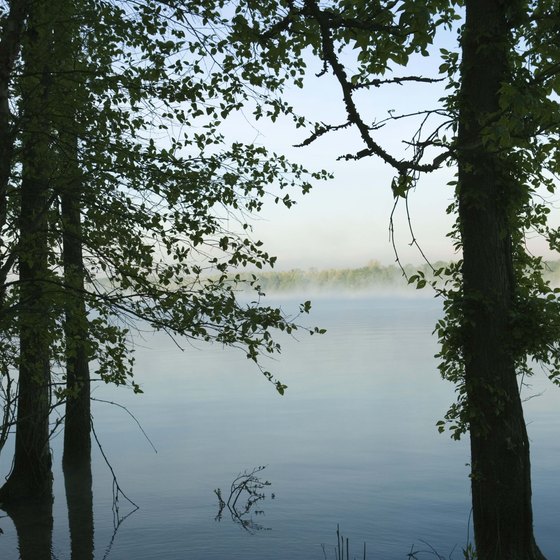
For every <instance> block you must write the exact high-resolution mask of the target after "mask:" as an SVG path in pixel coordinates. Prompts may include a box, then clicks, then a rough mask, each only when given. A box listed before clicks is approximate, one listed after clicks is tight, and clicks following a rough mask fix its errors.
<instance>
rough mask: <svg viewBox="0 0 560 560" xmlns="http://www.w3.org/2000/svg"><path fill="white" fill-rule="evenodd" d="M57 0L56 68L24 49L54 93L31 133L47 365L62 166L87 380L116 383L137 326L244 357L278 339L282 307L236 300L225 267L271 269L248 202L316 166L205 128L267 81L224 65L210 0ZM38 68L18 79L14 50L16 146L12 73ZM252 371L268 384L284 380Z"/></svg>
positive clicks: (289, 324)
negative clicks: (76, 246) (73, 222)
mask: <svg viewBox="0 0 560 560" xmlns="http://www.w3.org/2000/svg"><path fill="white" fill-rule="evenodd" d="M59 3H60V5H61V6H69V5H73V6H74V8H73V9H74V10H75V14H76V16H75V17H74V18H73V20H72V21H71V23H69V21H68V20H65V19H64V12H63V11H60V12H59V15H58V16H54V22H53V26H54V29H55V30H58V31H59V32H60V35H63V33H62V30H63V29H64V26H69V25H72V26H75V27H76V28H77V29H78V30H79V35H76V36H75V37H74V41H76V42H78V43H79V45H78V49H77V50H76V51H75V52H77V53H78V54H77V55H76V56H75V57H74V58H73V59H72V60H70V61H65V62H64V63H65V64H67V65H69V66H71V70H68V68H66V69H65V70H64V71H60V68H59V67H57V66H56V63H55V62H51V61H49V65H50V66H47V65H46V59H45V60H43V61H38V64H39V65H40V64H44V65H45V72H47V75H46V79H48V80H49V81H50V83H51V86H50V87H52V88H53V91H55V92H56V95H53V96H52V99H53V101H52V102H49V103H48V104H47V105H46V106H45V107H43V110H44V114H45V118H47V119H48V120H50V122H52V123H56V124H51V125H50V129H49V130H47V131H45V132H46V133H47V134H48V136H49V150H50V154H49V160H50V161H51V162H52V163H53V166H54V168H53V169H52V172H51V181H52V182H51V185H50V187H49V188H50V193H51V196H50V198H49V200H48V201H47V202H46V206H45V208H44V211H45V212H46V213H47V215H48V221H49V225H48V236H49V241H48V242H49V276H48V278H46V279H45V281H46V282H47V283H48V285H49V286H50V288H49V293H50V298H51V303H50V305H49V308H48V309H45V312H46V313H48V315H49V322H50V325H51V330H52V333H51V334H52V335H53V336H52V342H51V348H52V356H51V358H52V362H53V365H54V366H56V365H57V364H60V365H61V366H62V364H63V363H64V361H65V359H66V354H65V348H66V344H65V342H64V332H63V330H64V329H63V313H64V309H65V301H66V300H67V297H68V296H67V293H68V292H67V289H68V288H69V287H68V286H67V285H65V279H64V275H63V267H62V254H63V247H62V233H63V230H64V227H63V226H64V217H63V215H62V211H61V207H60V197H61V196H62V192H63V191H64V190H65V189H67V188H68V187H67V185H68V184H69V183H70V182H71V181H72V180H76V179H77V180H78V181H80V182H81V184H82V197H81V200H80V206H81V209H82V232H81V239H80V241H81V244H82V247H83V252H84V264H85V271H84V273H85V280H86V285H85V293H83V294H80V296H81V297H83V298H84V300H85V302H86V305H87V309H88V315H89V321H88V322H89V327H88V328H89V338H90V340H89V347H90V359H91V360H93V361H94V362H95V363H96V364H97V365H96V370H97V373H98V374H99V376H100V377H101V379H103V380H104V381H105V382H112V383H116V384H117V385H121V384H126V383H129V381H130V376H131V374H132V369H133V357H132V356H131V354H130V344H129V342H130V337H131V336H132V333H133V332H134V329H135V328H138V327H139V325H145V324H148V325H149V326H150V327H151V328H155V329H159V330H165V331H167V332H169V333H174V334H178V335H181V336H185V337H189V338H200V339H203V340H215V341H217V342H220V343H223V344H227V345H239V346H242V347H244V348H245V350H246V353H247V356H248V357H249V358H250V359H252V360H255V361H256V360H257V357H258V355H259V354H260V353H261V352H277V351H278V350H279V346H278V345H277V344H276V343H275V342H274V340H273V338H272V334H271V332H272V330H274V329H281V330H288V329H289V330H292V329H296V328H297V326H296V325H295V324H294V323H293V318H292V319H290V318H287V317H284V316H283V315H282V314H281V312H280V311H279V310H278V309H275V308H272V307H269V306H263V305H261V304H260V303H259V301H258V299H259V298H255V301H253V302H252V303H249V304H242V303H240V302H239V301H238V299H237V297H236V292H237V287H236V286H237V284H239V283H243V284H246V285H247V286H248V287H249V288H251V287H253V288H254V285H253V284H252V282H251V281H244V280H241V279H239V278H237V279H236V278H235V277H233V276H231V275H229V274H228V272H229V271H230V270H231V269H233V268H236V267H239V266H247V265H252V266H256V267H257V268H264V267H267V266H273V265H274V262H275V257H273V256H271V255H269V254H268V253H267V252H266V251H265V250H264V249H263V247H262V245H261V243H260V242H259V241H258V240H254V239H252V237H251V223H250V215H251V214H252V213H254V212H258V211H259V210H260V209H261V207H262V204H263V202H264V200H265V198H266V197H267V196H271V197H272V199H273V200H276V202H277V203H280V204H284V205H286V206H288V207H289V206H291V204H292V200H291V198H290V196H289V195H288V194H282V195H280V194H278V193H280V192H281V191H283V190H286V189H289V188H293V187H296V188H299V189H302V190H303V191H304V192H307V191H308V190H309V188H310V183H309V180H310V179H322V178H325V177H326V174H324V173H317V174H311V175H310V174H308V173H307V172H306V170H305V169H303V168H302V167H301V166H298V165H294V164H291V163H290V162H288V161H287V160H286V158H285V157H283V156H281V155H277V154H273V153H269V152H268V151H267V150H266V149H265V148H263V147H262V146H258V145H254V144H242V143H240V142H237V141H233V142H228V141H227V140H226V138H225V137H224V136H223V134H222V132H221V131H220V126H221V124H222V123H223V122H224V121H225V120H226V119H227V118H228V116H229V115H231V114H232V113H234V112H235V111H237V110H239V108H240V107H241V106H242V105H243V104H246V103H249V102H251V103H253V104H254V105H255V106H257V107H261V106H263V105H266V104H267V103H272V100H271V96H270V94H269V93H267V92H268V89H269V88H271V87H272V86H273V85H274V83H275V82H274V78H273V77H270V78H267V77H266V76H263V77H256V76H257V74H258V75H259V76H260V75H261V74H262V73H261V72H256V70H257V69H255V67H254V66H252V64H251V63H250V61H246V62H244V63H239V62H236V61H235V59H234V58H233V57H232V56H231V55H229V54H228V52H227V49H228V45H227V43H226V42H225V41H224V40H223V38H220V36H219V34H218V32H217V27H216V26H218V25H219V22H220V18H219V17H218V12H216V11H215V10H214V3H213V2H204V3H200V2H197V3H190V4H189V3H181V4H179V3H174V2H171V3H163V2H159V1H154V0H143V1H141V2H134V3H131V2H109V1H105V0H91V1H86V0H80V1H78V0H75V1H74V0H60V2H59ZM2 13H4V14H5V13H6V9H4V7H3V12H2ZM76 18H77V20H78V21H75V20H76ZM52 48H53V49H54V48H56V40H55V42H54V43H53V46H52ZM49 56H50V53H48V52H45V57H49ZM61 64H62V63H61ZM226 66H227V71H226V70H225V69H226ZM40 79H45V76H43V77H41V76H40V75H34V76H30V75H28V74H27V73H26V70H25V68H23V67H22V65H21V61H17V62H16V73H15V77H14V79H13V80H12V83H11V90H10V95H11V105H12V108H13V115H12V125H13V127H14V130H15V145H16V147H17V146H18V145H19V143H20V138H21V135H23V134H26V133H31V131H26V130H25V129H24V128H22V126H23V125H22V124H21V122H22V121H21V118H20V112H21V100H22V87H23V84H24V83H27V82H30V81H33V80H35V81H37V80H40ZM272 104H273V103H272ZM70 106H73V107H75V108H76V112H75V114H73V113H72V111H70V110H68V109H69V107H70ZM55 117H56V118H55ZM69 136H74V137H75V138H77V161H76V162H75V163H76V164H77V167H78V169H79V176H78V177H72V176H71V175H70V174H69V173H70V172H69V170H70V169H71V166H72V165H73V161H74V160H73V158H74V156H73V153H72V149H71V146H69V144H68V137H69ZM19 161H20V160H19V155H18V154H17V150H16V157H15V158H14V160H13V162H12V167H11V175H10V183H9V189H8V195H7V208H8V212H7V217H6V221H5V224H4V225H3V227H2V231H1V232H0V233H1V235H2V242H3V243H2V251H3V253H2V257H3V262H8V263H10V265H11V268H10V269H9V270H8V271H7V273H6V277H9V278H10V281H6V282H5V285H4V292H5V300H4V306H3V309H2V318H3V319H4V325H3V329H2V331H3V333H4V336H5V343H6V344H8V345H10V344H11V343H13V344H17V336H16V337H14V336H12V334H11V333H12V330H13V329H12V325H13V324H14V323H13V321H14V319H15V317H16V315H17V306H18V300H19V297H20V285H19V282H18V280H17V274H18V270H17V268H16V267H15V263H14V260H13V259H12V258H11V255H14V254H16V253H17V252H18V250H19V248H18V239H19V236H18V221H17V220H18V218H17V216H18V211H19V210H18V209H19V195H18V193H19V189H20V181H21V176H20V172H19V169H20V163H19ZM216 273H218V276H216V275H215V274H216ZM210 275H212V279H208V276H210ZM15 355H17V350H15V347H14V350H13V351H11V352H6V353H3V355H2V360H3V368H4V369H10V368H11V367H13V366H14V365H16V363H15V361H14V360H13V358H12V357H13V356H15ZM264 373H265V375H266V376H267V377H268V378H269V379H270V380H271V381H273V382H274V383H275V385H276V388H277V389H278V391H279V392H283V390H284V388H285V387H284V386H283V385H282V384H281V383H280V382H279V381H276V380H274V379H273V378H272V376H271V374H269V373H268V372H264ZM132 385H133V387H134V389H135V390H137V391H138V390H140V388H139V387H138V386H137V385H135V384H134V383H132ZM59 395H60V396H61V397H63V396H64V392H63V391H59Z"/></svg>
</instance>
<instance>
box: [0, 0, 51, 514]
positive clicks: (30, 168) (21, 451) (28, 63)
mask: <svg viewBox="0 0 560 560" xmlns="http://www.w3.org/2000/svg"><path fill="white" fill-rule="evenodd" d="M48 11H49V7H48V5H47V3H42V2H37V3H35V4H34V5H33V8H32V9H31V13H30V15H29V23H28V28H27V31H26V34H25V37H24V41H23V47H22V53H23V59H24V65H25V78H22V85H21V108H22V115H23V118H22V127H23V132H22V140H21V141H22V181H21V189H20V190H21V192H20V219H19V229H20V240H19V249H18V259H19V280H20V282H19V294H20V298H19V299H20V301H19V317H18V321H19V322H18V324H19V338H20V356H19V392H18V405H17V406H18V412H17V424H16V441H15V457H14V465H13V469H12V472H11V474H10V476H9V478H8V480H7V481H6V483H5V484H4V486H3V487H2V488H1V489H0V503H2V504H4V505H10V504H14V503H17V502H22V501H29V500H30V499H43V500H47V501H49V500H52V472H51V453H50V448H49V411H50V404H51V402H50V390H51V385H50V365H49V350H50V342H51V341H50V336H51V335H50V331H51V329H50V324H49V323H50V319H49V315H50V308H51V304H50V299H49V294H48V288H47V283H48V280H49V271H48V254H49V243H48V225H47V211H48V207H49V205H50V202H49V200H50V188H51V185H50V177H51V169H50V161H51V154H50V145H49V144H50V142H49V140H50V132H51V130H50V122H49V117H48V115H49V93H50V92H49V89H50V82H51V75H50V71H49V68H48V63H49V54H50V52H49V51H50V46H51V33H50V30H51V29H50V25H49V24H50V20H49V17H48Z"/></svg>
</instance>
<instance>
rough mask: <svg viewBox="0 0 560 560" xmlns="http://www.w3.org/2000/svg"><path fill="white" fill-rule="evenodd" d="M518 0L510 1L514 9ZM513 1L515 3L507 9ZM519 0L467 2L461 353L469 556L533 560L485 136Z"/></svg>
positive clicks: (508, 282)
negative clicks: (468, 447)
mask: <svg viewBox="0 0 560 560" xmlns="http://www.w3.org/2000/svg"><path fill="white" fill-rule="evenodd" d="M517 4H519V5H517ZM516 5H517V6H516ZM516 7H517V8H520V7H521V4H520V3H518V2H516V1H515V0H514V1H507V2H506V1H504V0H467V2H466V18H467V19H466V25H465V30H464V38H463V45H462V46H463V59H462V88H461V92H460V102H459V106H460V115H459V137H458V145H459V157H458V160H459V187H458V188H459V219H460V227H461V235H462V242H463V258H464V264H463V280H464V300H465V309H464V312H465V324H464V336H465V339H464V354H465V383H466V390H467V396H468V407H469V410H468V412H469V423H470V426H469V427H470V438H471V485H472V500H473V519H474V532H475V542H476V549H477V554H478V558H479V560H543V558H544V557H543V555H542V554H541V552H540V551H539V549H538V547H537V545H536V544H535V539H534V536H533V515H532V506H531V476H530V462H529V440H528V437H527V430H526V427H525V421H524V418H523V409H522V405H521V399H520V396H519V389H518V385H517V375H516V369H515V359H514V349H513V348H512V347H511V345H510V340H511V338H510V332H509V329H510V319H511V316H512V311H513V303H514V296H515V280H514V274H513V260H512V259H513V257H512V251H511V245H512V224H511V219H512V218H511V217H512V216H515V215H516V210H517V208H516V207H515V198H516V193H515V191H516V188H520V187H521V186H520V185H517V184H516V177H515V170H514V169H512V168H511V166H509V165H508V160H507V155H504V154H503V153H501V152H500V151H499V150H498V149H497V148H496V143H495V142H494V143H493V142H492V140H491V139H488V138H487V136H486V135H487V134H488V133H490V134H491V123H492V118H493V117H492V115H493V114H494V115H495V114H496V112H497V111H499V109H500V107H499V92H500V87H501V84H502V83H504V82H507V81H508V80H509V77H510V66H509V62H508V58H509V52H510V49H511V42H510V25H511V23H510V22H509V21H508V14H512V13H513V12H514V11H515V8H516Z"/></svg>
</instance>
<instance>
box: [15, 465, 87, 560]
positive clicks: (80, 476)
mask: <svg viewBox="0 0 560 560" xmlns="http://www.w3.org/2000/svg"><path fill="white" fill-rule="evenodd" d="M64 487H65V489H66V504H67V506H68V526H69V529H70V550H71V559H72V560H93V551H94V541H93V533H94V530H93V491H92V476H91V461H87V462H84V463H83V464H81V465H74V466H73V467H66V468H65V469H64ZM22 560H23V559H22Z"/></svg>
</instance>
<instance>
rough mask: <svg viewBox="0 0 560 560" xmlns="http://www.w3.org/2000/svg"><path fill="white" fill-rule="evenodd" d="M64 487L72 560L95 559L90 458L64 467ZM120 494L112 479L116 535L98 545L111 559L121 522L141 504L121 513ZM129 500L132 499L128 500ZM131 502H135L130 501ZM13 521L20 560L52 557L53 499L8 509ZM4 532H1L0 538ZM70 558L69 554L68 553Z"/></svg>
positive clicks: (51, 559) (106, 556)
mask: <svg viewBox="0 0 560 560" xmlns="http://www.w3.org/2000/svg"><path fill="white" fill-rule="evenodd" d="M63 473H64V487H65V491H66V505H67V509H68V528H69V533H70V560H94V556H95V543H94V532H95V531H94V518H93V489H92V467H91V457H89V458H87V460H84V461H82V462H80V463H78V464H73V465H72V466H71V467H68V466H67V467H65V468H64V469H63ZM119 497H124V498H125V499H126V500H128V498H127V497H126V496H125V495H124V494H123V493H122V490H121V489H120V487H119V485H118V482H117V481H116V479H114V480H113V519H114V524H113V534H112V535H111V537H110V539H109V542H108V544H107V543H105V546H98V549H101V550H104V556H103V558H104V559H105V558H108V557H109V556H110V552H111V549H112V546H113V543H114V542H115V539H116V536H117V532H118V530H119V528H120V526H121V524H122V522H123V521H124V520H125V519H126V518H127V517H129V516H130V515H131V514H132V513H134V512H135V511H136V510H137V509H138V507H137V506H135V505H134V504H133V508H134V509H133V510H132V511H129V512H128V513H127V514H126V515H124V516H123V515H121V514H120V513H119ZM128 501H130V500H128ZM131 503H132V502H131ZM5 511H6V513H7V516H8V517H9V518H10V519H11V520H12V522H13V524H14V527H15V530H16V534H17V541H18V550H19V559H20V560H53V559H55V558H56V556H55V554H54V552H53V546H52V544H53V499H52V496H51V497H50V499H46V500H43V501H40V502H28V503H25V504H19V505H18V506H13V507H12V506H11V507H9V508H6V509H5ZM1 538H2V535H1V534H0V539H1ZM65 557H68V556H65Z"/></svg>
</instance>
